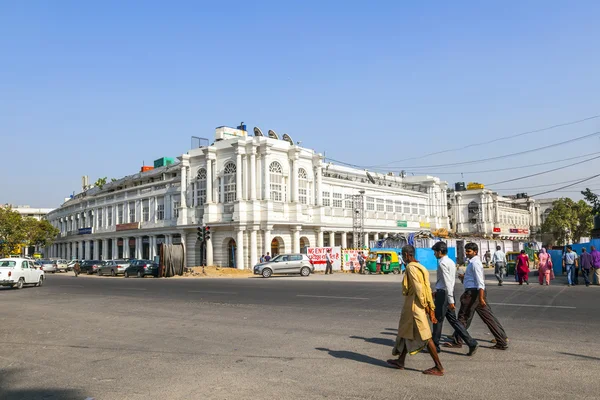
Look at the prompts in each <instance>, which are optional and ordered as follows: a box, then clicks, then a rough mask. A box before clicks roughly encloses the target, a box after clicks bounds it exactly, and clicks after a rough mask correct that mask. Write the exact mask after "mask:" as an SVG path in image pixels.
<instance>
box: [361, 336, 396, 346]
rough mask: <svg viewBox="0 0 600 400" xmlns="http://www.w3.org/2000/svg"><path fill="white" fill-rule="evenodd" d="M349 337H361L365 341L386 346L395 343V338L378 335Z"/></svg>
mask: <svg viewBox="0 0 600 400" xmlns="http://www.w3.org/2000/svg"><path fill="white" fill-rule="evenodd" d="M350 339H361V340H364V341H365V342H367V343H373V344H381V345H383V346H388V347H393V346H394V344H395V343H396V341H395V340H392V339H387V338H379V337H373V338H367V337H362V336H350Z"/></svg>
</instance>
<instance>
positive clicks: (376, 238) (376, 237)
mask: <svg viewBox="0 0 600 400" xmlns="http://www.w3.org/2000/svg"><path fill="white" fill-rule="evenodd" d="M373 240H374V241H378V240H379V232H375V234H373Z"/></svg>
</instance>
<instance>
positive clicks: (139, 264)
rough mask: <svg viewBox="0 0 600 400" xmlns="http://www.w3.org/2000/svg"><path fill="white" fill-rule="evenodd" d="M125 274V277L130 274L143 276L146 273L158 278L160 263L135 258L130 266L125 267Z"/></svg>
mask: <svg viewBox="0 0 600 400" xmlns="http://www.w3.org/2000/svg"><path fill="white" fill-rule="evenodd" d="M123 275H125V278H129V277H130V276H137V277H138V278H143V277H144V276H146V275H152V276H154V277H155V278H158V264H157V263H155V262H152V261H150V260H133V261H131V264H130V265H129V267H127V268H126V269H125V272H124V273H123Z"/></svg>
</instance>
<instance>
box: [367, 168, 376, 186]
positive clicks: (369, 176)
mask: <svg viewBox="0 0 600 400" xmlns="http://www.w3.org/2000/svg"><path fill="white" fill-rule="evenodd" d="M367 178H368V179H369V181H371V183H372V184H375V178H373V177H372V176H371V174H370V173H369V172H368V171H367Z"/></svg>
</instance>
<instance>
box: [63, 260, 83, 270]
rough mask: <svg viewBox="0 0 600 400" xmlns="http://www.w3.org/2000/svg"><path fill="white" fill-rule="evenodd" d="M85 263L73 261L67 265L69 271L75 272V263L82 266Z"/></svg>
mask: <svg viewBox="0 0 600 400" xmlns="http://www.w3.org/2000/svg"><path fill="white" fill-rule="evenodd" d="M82 262H83V260H71V261H69V262H68V263H67V271H73V267H74V266H75V263H79V264H81V263H82Z"/></svg>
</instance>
